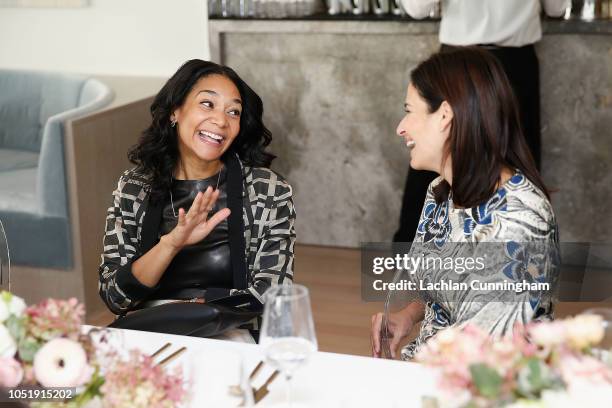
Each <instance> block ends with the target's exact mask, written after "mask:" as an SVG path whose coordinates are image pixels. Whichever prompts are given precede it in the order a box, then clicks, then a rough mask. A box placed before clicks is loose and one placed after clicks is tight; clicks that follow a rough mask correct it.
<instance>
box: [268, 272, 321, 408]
mask: <svg viewBox="0 0 612 408" xmlns="http://www.w3.org/2000/svg"><path fill="white" fill-rule="evenodd" d="M259 344H260V346H261V347H262V348H263V350H264V354H265V357H266V361H267V362H268V363H269V364H270V365H271V366H273V367H275V368H276V369H278V370H279V371H280V372H281V373H283V374H284V376H285V378H286V379H287V398H286V402H287V404H286V405H287V406H288V407H290V406H291V403H292V401H291V378H292V377H293V374H294V373H295V370H297V369H298V368H299V367H300V366H301V365H303V364H304V363H306V361H307V360H308V358H309V357H310V355H311V354H313V353H314V352H315V351H317V348H318V345H317V337H316V334H315V329H314V322H313V319H312V310H311V308H310V296H309V294H308V289H307V288H306V287H305V286H302V285H297V284H296V285H279V286H274V287H272V288H270V289H269V290H268V291H267V292H266V294H265V308H264V314H263V323H262V327H261V333H260V341H259Z"/></svg>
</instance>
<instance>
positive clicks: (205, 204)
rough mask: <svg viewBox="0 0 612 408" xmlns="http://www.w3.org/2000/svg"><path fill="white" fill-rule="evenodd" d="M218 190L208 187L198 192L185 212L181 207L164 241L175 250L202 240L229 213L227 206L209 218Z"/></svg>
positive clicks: (217, 196)
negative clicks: (175, 223)
mask: <svg viewBox="0 0 612 408" xmlns="http://www.w3.org/2000/svg"><path fill="white" fill-rule="evenodd" d="M218 198H219V190H214V191H213V189H212V187H210V186H209V187H208V188H207V189H206V191H204V193H202V192H199V193H198V194H197V195H196V197H195V199H194V200H193V204H191V208H190V209H189V211H187V213H185V210H184V209H182V208H179V211H178V224H177V225H176V227H174V229H173V230H172V231H170V233H168V235H167V236H166V241H167V243H168V244H169V245H171V246H172V247H173V248H174V249H175V250H177V251H178V250H180V249H182V248H183V247H185V246H187V245H192V244H195V243H197V242H200V241H201V240H203V239H204V238H205V237H206V236H207V235H208V234H210V232H211V231H212V230H213V229H214V228H215V227H216V226H217V225H218V224H219V223H220V222H221V221H223V220H224V219H226V218H227V217H228V216H229V215H230V210H229V208H223V209H222V210H219V211H217V213H215V214H214V215H213V216H212V217H210V219H208V214H209V213H210V212H211V211H212V209H213V207H214V205H215V203H216V202H217V199H218Z"/></svg>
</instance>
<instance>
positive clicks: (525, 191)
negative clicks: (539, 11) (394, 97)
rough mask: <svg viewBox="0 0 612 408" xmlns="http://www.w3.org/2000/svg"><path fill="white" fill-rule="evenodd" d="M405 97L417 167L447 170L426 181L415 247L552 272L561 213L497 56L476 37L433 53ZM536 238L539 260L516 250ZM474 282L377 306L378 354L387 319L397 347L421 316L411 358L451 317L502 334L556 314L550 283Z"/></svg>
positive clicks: (550, 276)
mask: <svg viewBox="0 0 612 408" xmlns="http://www.w3.org/2000/svg"><path fill="white" fill-rule="evenodd" d="M404 107H405V111H406V115H405V117H404V118H403V119H402V121H401V122H400V124H399V125H398V127H397V134H398V135H399V136H400V137H402V138H403V139H404V140H405V142H406V145H407V146H408V147H409V148H411V153H410V165H411V167H413V168H415V169H419V170H429V171H434V172H436V173H438V174H439V175H440V176H439V177H438V178H436V179H435V180H434V181H433V182H432V183H431V184H430V185H429V189H428V192H427V197H426V200H425V204H424V207H423V211H422V213H421V218H420V221H419V225H418V228H417V231H416V237H415V245H413V247H412V248H411V254H412V255H414V256H423V258H425V257H427V256H428V255H429V254H437V255H438V256H439V255H442V256H449V257H450V258H451V259H453V260H456V259H458V257H459V256H460V255H461V254H462V253H463V252H462V251H468V253H472V254H473V253H474V252H470V251H475V250H476V248H480V251H481V252H484V254H485V255H484V256H485V258H486V262H484V264H486V269H485V270H484V271H483V272H482V274H481V275H480V276H478V277H479V279H481V280H488V281H494V280H495V279H497V278H500V280H507V281H513V280H516V281H522V280H527V281H529V282H544V281H548V282H553V281H554V279H555V275H556V266H555V261H556V249H557V246H558V236H557V225H556V221H555V216H554V213H553V209H552V207H551V204H550V201H549V194H548V192H547V190H546V187H545V186H544V183H543V182H542V179H541V177H540V175H539V174H538V171H537V169H536V165H535V162H534V160H533V158H532V155H531V154H530V151H529V148H528V147H527V143H526V141H525V138H524V137H523V133H522V129H521V123H520V120H519V111H518V108H517V104H516V101H515V97H514V95H513V92H512V89H511V87H510V84H509V82H508V79H507V77H506V75H505V73H504V71H503V69H502V67H501V66H500V63H499V62H498V61H497V60H496V59H495V58H494V57H493V56H492V55H491V54H489V53H487V52H486V51H483V50H481V49H479V48H476V47H458V48H457V49H454V50H452V51H448V52H444V53H438V54H434V55H432V56H431V57H430V58H429V59H427V60H426V61H424V62H422V63H421V64H419V65H418V66H417V67H416V69H415V70H414V71H412V73H411V76H410V84H409V85H408V91H407V96H406V102H405V104H404ZM481 243H487V244H484V245H480V244H481ZM491 243H497V244H491ZM532 244H533V245H535V247H536V248H538V249H539V250H541V251H539V252H538V251H537V250H536V252H538V253H537V254H535V253H532V255H535V256H533V257H532V258H533V259H538V263H534V264H529V261H525V259H527V258H528V257H523V258H521V259H518V258H520V257H519V255H517V254H519V253H521V254H525V253H527V250H526V249H525V248H527V247H529V246H530V245H532ZM540 244H541V245H540ZM496 245H497V246H496ZM538 245H540V246H538ZM532 249H533V248H532ZM521 251H523V252H521ZM417 252H418V253H417ZM487 257H488V258H487ZM529 259H531V258H529ZM523 261H525V262H523ZM451 269H452V268H451ZM410 277H411V279H413V280H414V281H415V282H416V281H422V282H429V283H432V282H433V283H439V282H442V281H444V280H447V281H449V280H452V279H453V278H455V280H457V278H458V279H459V281H466V279H468V277H469V275H463V276H458V275H457V273H456V271H453V270H444V269H443V268H439V267H438V269H436V268H435V267H421V268H420V269H418V270H417V271H416V272H415V273H414V274H412V275H410ZM472 289H473V288H472V287H471V286H470V287H469V289H468V290H463V291H452V290H430V289H429V288H427V289H426V290H422V291H421V292H420V293H419V296H420V299H419V300H418V301H414V302H410V303H409V304H408V306H406V307H405V308H403V309H402V310H400V311H399V312H396V313H390V314H389V315H388V316H386V317H385V316H384V315H383V314H382V313H378V314H377V315H374V316H373V317H372V351H373V355H374V356H380V355H381V334H380V333H381V332H380V331H381V327H382V328H383V329H384V330H385V332H386V333H387V334H388V335H389V337H391V338H390V340H391V342H390V345H389V348H390V350H389V351H390V352H391V354H392V355H393V356H394V354H395V350H396V349H397V347H398V346H399V344H400V341H401V340H402V339H404V338H405V337H406V336H407V335H408V334H409V333H410V331H411V330H412V328H413V327H414V326H415V325H416V324H417V323H418V322H420V321H422V325H421V329H420V333H419V335H418V336H417V338H416V339H415V340H414V341H413V342H412V343H410V344H409V345H408V346H407V347H405V348H404V349H403V350H402V357H403V358H404V359H410V358H412V357H413V356H414V354H415V353H416V351H417V350H418V349H419V347H420V346H421V345H422V344H423V343H424V342H425V341H427V339H428V338H430V337H431V336H434V335H435V334H436V333H437V332H438V331H439V330H441V329H443V328H445V327H449V326H451V325H464V324H466V323H473V324H476V325H479V326H481V327H482V328H484V329H486V330H488V331H489V332H490V333H491V335H493V336H499V335H503V334H506V333H508V332H511V330H512V327H513V325H514V324H515V323H526V322H528V321H531V320H534V319H541V318H546V317H552V298H551V296H550V295H551V292H550V291H549V292H546V293H544V292H538V291H525V292H520V293H518V292H517V293H516V294H514V293H513V294H512V297H511V298H510V300H509V298H508V297H505V298H504V297H503V296H502V297H501V298H494V296H493V297H492V296H491V295H492V294H491V293H485V292H479V291H477V290H472ZM502 298H503V300H504V301H500V299H502ZM383 318H385V319H386V322H385V324H384V325H383Z"/></svg>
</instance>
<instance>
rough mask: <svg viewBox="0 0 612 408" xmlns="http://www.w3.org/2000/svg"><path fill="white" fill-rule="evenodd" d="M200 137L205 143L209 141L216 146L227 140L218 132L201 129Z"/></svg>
mask: <svg viewBox="0 0 612 408" xmlns="http://www.w3.org/2000/svg"><path fill="white" fill-rule="evenodd" d="M198 137H199V138H200V140H201V141H202V142H204V143H209V144H212V145H215V146H221V145H222V144H223V142H224V141H225V136H222V135H218V134H216V133H212V132H208V131H206V130H199V131H198Z"/></svg>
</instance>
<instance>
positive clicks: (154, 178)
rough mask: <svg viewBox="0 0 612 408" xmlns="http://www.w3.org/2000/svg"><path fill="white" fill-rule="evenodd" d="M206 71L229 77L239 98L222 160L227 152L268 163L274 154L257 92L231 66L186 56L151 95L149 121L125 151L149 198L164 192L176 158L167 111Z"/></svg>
mask: <svg viewBox="0 0 612 408" xmlns="http://www.w3.org/2000/svg"><path fill="white" fill-rule="evenodd" d="M209 75H222V76H224V77H226V78H228V79H229V80H231V81H232V82H233V83H234V85H236V88H238V92H239V93H240V97H241V99H242V113H241V115H240V132H239V133H238V135H237V136H236V139H234V141H233V143H232V144H231V146H230V148H229V149H228V150H227V151H226V152H225V153H224V155H223V157H222V160H223V159H224V158H225V157H227V155H229V154H237V155H238V157H239V158H240V160H242V162H243V163H245V164H246V165H248V166H253V167H269V166H270V163H271V162H272V160H274V158H275V156H274V155H273V154H271V153H269V152H266V150H265V149H266V147H267V146H268V145H269V144H270V142H271V141H272V134H271V133H270V131H269V130H268V129H267V128H266V126H265V125H264V123H263V120H262V116H263V102H262V101H261V98H260V97H259V95H257V94H256V93H255V91H253V90H252V89H251V87H249V86H248V85H247V84H246V82H244V81H243V80H242V79H241V78H240V77H239V76H238V74H237V73H236V72H235V71H234V70H233V69H231V68H229V67H226V66H223V65H219V64H215V63H214V62H210V61H203V60H199V59H192V60H189V61H187V62H186V63H184V64H183V65H182V66H181V67H180V68H179V69H178V71H176V73H175V74H174V75H173V76H172V77H171V78H170V79H169V80H168V81H167V82H166V84H165V85H164V86H163V87H162V89H161V90H160V91H159V92H158V94H157V95H156V96H155V99H154V100H153V104H151V116H152V121H151V125H150V126H149V127H148V128H147V129H146V130H145V131H144V132H143V133H142V136H141V137H140V139H139V141H138V143H137V144H136V145H134V146H132V147H131V148H130V150H129V152H128V159H129V160H130V161H131V162H132V163H134V164H135V165H136V171H138V172H140V173H143V174H146V175H148V176H149V177H150V179H151V200H153V201H157V200H159V199H161V198H162V197H164V196H165V195H166V194H167V193H168V190H169V189H170V184H171V179H172V173H173V171H174V169H175V167H176V164H177V162H178V159H179V150H178V134H177V130H176V128H175V127H172V126H171V125H170V115H171V114H172V112H174V110H175V109H177V108H179V107H180V106H182V105H183V103H184V102H185V98H186V97H187V95H188V94H189V92H190V91H191V90H192V88H193V87H194V85H195V84H196V82H198V80H200V78H203V77H207V76H209Z"/></svg>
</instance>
